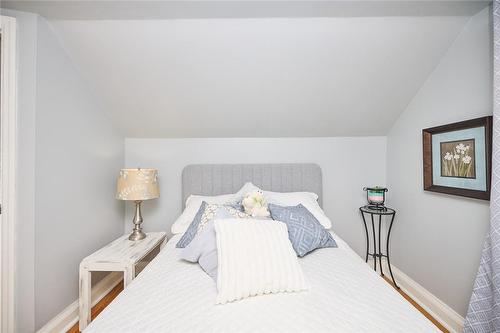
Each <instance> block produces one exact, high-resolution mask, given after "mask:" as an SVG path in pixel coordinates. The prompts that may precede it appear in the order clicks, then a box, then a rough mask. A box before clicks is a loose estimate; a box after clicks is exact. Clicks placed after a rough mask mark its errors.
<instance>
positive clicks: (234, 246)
mask: <svg viewBox="0 0 500 333" xmlns="http://www.w3.org/2000/svg"><path fill="white" fill-rule="evenodd" d="M214 223H215V231H216V234H217V258H218V263H219V266H218V269H217V290H218V294H217V298H216V304H225V303H228V302H232V301H236V300H240V299H243V298H246V297H250V296H257V295H264V294H270V293H280V292H295V291H301V290H307V289H308V286H307V283H306V281H305V279H304V275H303V273H302V269H301V268H300V265H299V262H298V259H297V255H296V254H295V251H294V250H293V247H292V245H291V243H290V241H289V240H288V231H287V228H286V225H285V224H284V223H282V222H277V221H276V222H269V221H263V220H253V219H246V220H244V221H242V220H241V219H226V220H215V222H214Z"/></svg>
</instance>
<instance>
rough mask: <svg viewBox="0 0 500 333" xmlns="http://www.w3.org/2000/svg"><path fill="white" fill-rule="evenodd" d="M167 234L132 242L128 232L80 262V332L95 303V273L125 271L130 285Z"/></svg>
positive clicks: (125, 277)
mask: <svg viewBox="0 0 500 333" xmlns="http://www.w3.org/2000/svg"><path fill="white" fill-rule="evenodd" d="M166 236H167V234H166V233H165V232H150V233H148V234H147V237H146V238H144V239H141V240H138V241H130V240H129V239H128V235H125V236H122V237H120V238H118V239H117V240H115V241H113V242H111V243H110V244H108V245H106V246H105V247H103V248H102V249H100V250H98V251H96V252H94V253H93V254H91V255H89V256H88V257H86V258H85V259H83V260H82V262H81V263H80V284H79V290H80V300H79V305H80V331H83V330H84V329H85V328H86V327H87V325H88V324H89V322H90V310H91V307H92V304H91V272H96V271H106V272H117V271H118V272H123V284H124V288H126V287H127V286H128V285H129V284H130V282H131V281H132V280H133V279H134V278H135V276H136V271H139V269H141V268H144V266H145V265H146V262H147V260H148V259H149V260H151V259H152V258H151V256H152V255H153V254H154V252H155V250H157V251H156V252H159V250H160V249H161V248H162V247H163V244H164V243H165V240H166Z"/></svg>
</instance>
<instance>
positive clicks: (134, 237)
mask: <svg viewBox="0 0 500 333" xmlns="http://www.w3.org/2000/svg"><path fill="white" fill-rule="evenodd" d="M141 203H142V201H141V200H136V201H135V216H134V229H133V231H132V233H131V234H130V236H128V239H129V240H131V241H138V240H141V239H144V238H146V234H145V233H144V232H143V231H142V228H141V224H142V221H143V220H142V214H141Z"/></svg>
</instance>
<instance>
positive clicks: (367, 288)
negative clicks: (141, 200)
mask: <svg viewBox="0 0 500 333" xmlns="http://www.w3.org/2000/svg"><path fill="white" fill-rule="evenodd" d="M245 181H252V182H254V183H255V184H258V185H259V186H261V187H263V188H266V189H269V190H273V191H282V192H286V191H311V192H315V193H317V194H318V195H319V198H318V200H319V202H321V200H322V197H321V196H322V188H321V184H322V180H321V169H320V168H319V167H318V166H317V165H313V164H261V165H196V166H188V167H186V168H185V169H184V172H183V177H182V183H183V185H182V187H183V192H182V196H183V199H185V198H187V196H189V195H190V194H203V195H212V194H213V195H216V194H223V193H231V191H235V190H237V189H238V188H239V187H240V186H241V185H242V184H243V183H244V182H245ZM183 201H184V200H183ZM333 229H334V228H333ZM332 234H333V236H334V238H335V240H336V241H337V244H338V247H337V248H325V249H321V250H317V251H314V252H313V253H311V254H309V255H307V256H306V257H304V258H301V259H299V261H300V266H301V267H302V270H303V273H304V275H305V276H306V277H307V279H308V282H309V285H310V290H308V291H306V292H299V293H281V294H270V295H264V296H257V297H250V298H247V299H244V300H241V301H237V302H233V303H228V304H224V305H216V304H215V301H214V300H215V297H216V294H217V288H216V285H215V284H214V281H213V280H212V279H211V278H210V277H209V276H208V275H207V274H205V273H204V272H203V271H202V269H201V268H200V267H199V265H197V264H192V263H187V262H185V261H183V260H181V259H179V251H180V249H177V248H176V247H175V244H176V243H177V241H178V240H179V238H180V237H181V235H180V234H178V235H174V236H173V237H172V238H171V239H170V240H169V241H168V243H167V244H166V246H165V247H164V249H163V250H162V251H161V252H160V253H159V254H158V256H157V257H156V258H155V259H154V260H153V261H152V262H151V263H150V264H149V265H148V266H147V267H146V268H145V269H144V270H143V272H142V273H141V274H140V275H139V276H138V277H137V278H136V279H135V280H134V281H133V282H132V283H131V284H130V285H129V286H128V287H127V289H126V290H124V291H123V292H122V293H121V294H120V295H119V296H118V297H117V298H116V299H115V300H114V301H113V302H112V303H111V304H110V305H109V306H108V307H107V308H106V309H105V310H104V311H103V312H102V313H101V314H100V315H99V316H98V317H97V318H96V319H95V320H94V321H93V322H92V323H91V324H90V325H89V326H88V328H87V329H86V330H85V332H90V333H93V332H141V333H146V332H326V331H336V332H438V330H437V328H436V327H435V326H434V325H433V324H432V323H431V322H430V321H429V320H427V319H426V318H425V317H424V316H423V315H422V314H421V313H420V312H418V311H417V310H416V309H415V308H414V307H413V306H412V305H410V304H409V303H408V302H407V301H406V300H404V299H403V298H402V297H401V296H400V295H399V293H398V292H397V291H395V290H394V289H393V288H392V287H391V286H390V285H389V284H388V283H387V282H385V281H384V280H383V279H382V278H381V277H380V276H379V275H378V274H377V273H375V272H374V271H373V270H372V269H371V268H370V267H369V266H368V265H366V263H365V262H364V261H363V260H362V259H361V258H360V257H359V256H358V255H357V254H355V253H354V252H353V251H352V250H351V249H350V248H349V246H348V245H347V244H346V243H345V242H344V241H343V240H342V239H341V238H340V237H338V236H337V235H335V234H334V233H333V231H332Z"/></svg>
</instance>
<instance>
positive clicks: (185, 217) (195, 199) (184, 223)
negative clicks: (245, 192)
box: [170, 194, 234, 235]
mask: <svg viewBox="0 0 500 333" xmlns="http://www.w3.org/2000/svg"><path fill="white" fill-rule="evenodd" d="M233 198H234V194H223V195H216V196H203V195H190V196H189V197H188V198H187V200H186V208H185V209H184V211H183V212H182V214H181V215H180V216H179V217H178V218H177V220H175V222H174V224H173V225H172V228H171V229H170V230H171V231H172V233H173V234H174V235H175V234H182V233H184V232H185V231H186V230H187V228H188V227H189V225H190V224H191V222H193V219H194V217H195V216H196V213H198V210H199V209H200V206H201V204H202V202H203V201H205V202H206V203H209V204H221V205H222V204H225V203H231V202H234V199H233Z"/></svg>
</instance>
